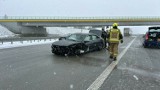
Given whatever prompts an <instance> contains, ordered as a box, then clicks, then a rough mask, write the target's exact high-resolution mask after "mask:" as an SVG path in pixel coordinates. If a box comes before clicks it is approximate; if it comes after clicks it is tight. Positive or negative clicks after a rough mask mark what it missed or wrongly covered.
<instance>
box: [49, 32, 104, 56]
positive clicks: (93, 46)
mask: <svg viewBox="0 0 160 90" xmlns="http://www.w3.org/2000/svg"><path fill="white" fill-rule="evenodd" d="M62 38H63V39H62ZM103 47H104V42H103V40H102V38H101V37H99V36H97V35H95V34H92V33H74V34H71V35H68V36H66V37H61V39H59V41H56V42H54V43H52V46H51V48H52V53H54V54H58V55H79V54H82V53H86V52H90V51H95V50H101V49H103Z"/></svg>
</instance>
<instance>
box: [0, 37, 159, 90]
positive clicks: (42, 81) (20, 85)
mask: <svg viewBox="0 0 160 90" xmlns="http://www.w3.org/2000/svg"><path fill="white" fill-rule="evenodd" d="M140 38H141V37H138V38H137V39H136V41H134V43H133V44H132V45H131V47H130V48H129V50H128V51H127V53H126V54H125V55H124V56H123V57H122V59H121V60H120V62H119V64H118V66H117V68H116V69H114V70H113V72H112V73H111V75H110V76H109V77H108V78H107V79H106V80H105V82H104V84H103V85H102V86H101V87H100V90H150V89H153V90H159V89H158V88H160V82H159V80H160V79H159V78H160V76H159V75H160V69H159V68H160V59H159V56H160V53H159V52H160V49H158V50H157V49H145V48H143V47H142V44H141V39H140ZM133 39H134V37H126V38H124V43H123V44H120V46H119V47H120V48H119V52H121V51H122V50H123V49H124V48H125V47H126V46H127V45H128V43H129V42H130V41H131V40H133ZM108 57H109V53H108V51H107V50H105V49H104V50H101V51H95V52H91V53H87V54H84V55H81V56H68V57H65V56H57V55H54V54H52V53H51V44H45V45H34V46H26V47H18V48H11V49H2V50H0V90H86V89H87V88H88V87H89V86H90V85H91V84H92V82H93V81H94V80H95V79H96V78H97V77H98V76H99V75H100V74H101V73H102V72H103V70H104V69H105V68H106V67H107V66H108V65H109V64H110V63H111V61H110V60H109V58H108Z"/></svg>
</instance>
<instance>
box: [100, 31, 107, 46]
mask: <svg viewBox="0 0 160 90" xmlns="http://www.w3.org/2000/svg"><path fill="white" fill-rule="evenodd" d="M101 37H102V38H103V40H104V47H105V48H106V47H107V40H106V39H107V32H106V31H105V30H104V28H102V34H101Z"/></svg>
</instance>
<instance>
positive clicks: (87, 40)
mask: <svg viewBox="0 0 160 90" xmlns="http://www.w3.org/2000/svg"><path fill="white" fill-rule="evenodd" d="M84 42H85V44H86V45H87V46H88V49H87V51H92V49H93V42H92V36H91V35H87V36H86V37H85V39H84Z"/></svg>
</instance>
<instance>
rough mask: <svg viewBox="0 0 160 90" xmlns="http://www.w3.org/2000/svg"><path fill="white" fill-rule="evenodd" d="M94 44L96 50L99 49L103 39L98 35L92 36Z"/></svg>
mask: <svg viewBox="0 0 160 90" xmlns="http://www.w3.org/2000/svg"><path fill="white" fill-rule="evenodd" d="M92 44H93V49H94V50H97V49H99V45H100V44H101V45H102V42H101V38H100V37H98V36H96V35H92Z"/></svg>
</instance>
